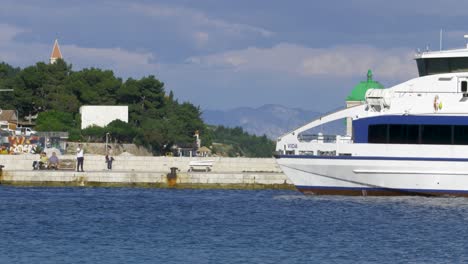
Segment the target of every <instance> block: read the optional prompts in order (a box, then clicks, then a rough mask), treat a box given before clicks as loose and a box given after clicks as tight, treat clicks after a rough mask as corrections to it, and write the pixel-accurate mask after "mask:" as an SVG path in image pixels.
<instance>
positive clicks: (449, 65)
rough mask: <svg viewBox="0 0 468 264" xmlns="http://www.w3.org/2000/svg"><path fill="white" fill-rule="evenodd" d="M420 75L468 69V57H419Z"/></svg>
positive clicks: (417, 61)
mask: <svg viewBox="0 0 468 264" xmlns="http://www.w3.org/2000/svg"><path fill="white" fill-rule="evenodd" d="M416 63H417V65H418V71H419V76H426V75H431V74H438V73H449V72H466V71H468V57H459V58H430V59H417V60H416Z"/></svg>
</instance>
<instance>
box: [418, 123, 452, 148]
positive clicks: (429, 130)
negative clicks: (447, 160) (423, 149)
mask: <svg viewBox="0 0 468 264" xmlns="http://www.w3.org/2000/svg"><path fill="white" fill-rule="evenodd" d="M421 129H422V130H421V143H422V144H440V145H449V144H452V126H443V125H423V126H421Z"/></svg>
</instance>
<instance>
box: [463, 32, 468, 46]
mask: <svg viewBox="0 0 468 264" xmlns="http://www.w3.org/2000/svg"><path fill="white" fill-rule="evenodd" d="M463 38H465V42H466V48H467V49H468V35H464V36H463Z"/></svg>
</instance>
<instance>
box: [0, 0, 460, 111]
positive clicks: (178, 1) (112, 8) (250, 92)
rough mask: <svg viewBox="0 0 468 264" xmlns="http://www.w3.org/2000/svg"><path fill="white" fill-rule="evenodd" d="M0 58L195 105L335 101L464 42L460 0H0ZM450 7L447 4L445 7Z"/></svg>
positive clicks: (320, 104) (395, 79)
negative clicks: (55, 53)
mask: <svg viewBox="0 0 468 264" xmlns="http://www.w3.org/2000/svg"><path fill="white" fill-rule="evenodd" d="M0 6H1V8H0V60H1V61H5V62H7V63H9V64H12V65H14V66H21V67H24V66H28V65H31V64H33V63H35V62H37V61H48V57H49V56H50V52H51V48H52V45H53V42H54V39H55V38H58V39H59V43H60V45H61V50H62V54H63V56H64V57H65V60H66V61H68V62H69V63H71V64H73V67H74V69H81V68H85V67H99V68H104V69H112V70H113V71H114V72H115V73H116V75H117V76H119V77H122V78H124V79H125V78H128V77H135V78H139V77H142V76H145V75H150V74H152V75H155V76H156V77H157V78H158V79H160V80H162V81H163V82H164V83H165V84H166V90H167V91H169V90H172V91H174V93H175V95H176V97H178V98H179V99H180V100H181V101H190V102H192V103H194V104H196V105H199V106H200V107H201V108H202V109H229V108H234V107H239V106H250V107H258V106H261V105H264V104H270V103H273V104H282V105H285V106H289V107H300V108H304V109H309V110H316V111H320V112H327V111H328V110H331V109H335V108H337V107H339V106H341V105H344V99H345V97H346V96H347V94H348V93H349V92H350V90H351V89H352V87H353V86H354V85H355V84H356V83H357V82H358V81H360V80H364V79H365V75H366V72H367V69H369V68H370V69H372V70H373V71H374V78H375V79H376V80H378V81H380V82H381V83H383V84H384V85H385V86H386V87H389V86H391V85H394V84H396V83H399V82H402V81H404V80H407V79H410V78H413V77H415V76H416V67H415V63H414V61H413V59H412V58H413V55H414V52H415V50H416V49H417V48H421V49H424V48H425V47H426V45H429V47H430V48H431V49H432V50H437V49H439V31H440V29H443V30H444V34H443V36H444V48H459V47H462V46H464V40H463V35H464V34H465V33H468V28H466V26H464V25H466V24H467V22H468V21H467V20H468V16H467V15H466V11H465V10H467V9H468V2H466V1H455V0H446V1H435V0H425V1H423V0H418V1H402V0H394V1H388V0H386V1H383V0H343V1H338V0H328V1H314V0H291V1H281V0H269V1H260V0H249V1H245V0H235V1H234V0H229V1H228V0H196V1H194V0H192V1H188V0H161V1H143V0H141V1H130V0H128V1H126V0H112V1H90V0H80V1H73V0H72V1H53V0H41V1H32V0H31V1H21V2H20V1H17V0H15V1H11V0H0ZM455 7H456V8H455Z"/></svg>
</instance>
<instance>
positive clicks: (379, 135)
mask: <svg viewBox="0 0 468 264" xmlns="http://www.w3.org/2000/svg"><path fill="white" fill-rule="evenodd" d="M387 127H388V126H387V125H370V126H369V140H368V141H369V143H387V134H388V132H387Z"/></svg>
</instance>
